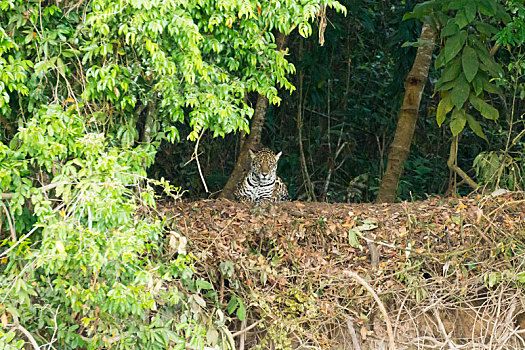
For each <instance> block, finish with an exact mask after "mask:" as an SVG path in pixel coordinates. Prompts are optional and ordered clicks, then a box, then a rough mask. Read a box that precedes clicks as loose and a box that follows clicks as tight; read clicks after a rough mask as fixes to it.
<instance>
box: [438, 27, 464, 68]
mask: <svg viewBox="0 0 525 350" xmlns="http://www.w3.org/2000/svg"><path fill="white" fill-rule="evenodd" d="M465 40H467V32H466V31H464V30H462V31H460V32H459V33H457V34H456V35H454V36H452V37H450V38H448V39H447V42H446V43H445V48H444V50H445V63H448V62H450V61H452V59H453V58H454V57H456V55H457V54H458V53H459V52H460V51H461V49H462V48H463V45H465Z"/></svg>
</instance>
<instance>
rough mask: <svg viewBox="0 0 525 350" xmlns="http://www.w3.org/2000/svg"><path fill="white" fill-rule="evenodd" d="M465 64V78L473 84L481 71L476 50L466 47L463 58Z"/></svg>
mask: <svg viewBox="0 0 525 350" xmlns="http://www.w3.org/2000/svg"><path fill="white" fill-rule="evenodd" d="M461 60H462V62H463V72H464V73H465V78H467V81H468V82H471V81H472V80H473V79H474V77H475V76H476V74H477V73H478V69H479V61H478V55H477V54H476V50H474V49H473V48H471V47H465V49H464V50H463V55H462V56H461Z"/></svg>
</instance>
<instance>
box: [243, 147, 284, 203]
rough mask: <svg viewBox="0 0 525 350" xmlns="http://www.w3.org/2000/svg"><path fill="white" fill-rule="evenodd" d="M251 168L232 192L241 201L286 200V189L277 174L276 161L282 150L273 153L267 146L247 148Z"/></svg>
mask: <svg viewBox="0 0 525 350" xmlns="http://www.w3.org/2000/svg"><path fill="white" fill-rule="evenodd" d="M249 152H250V157H251V169H250V171H249V172H248V174H246V176H245V177H244V179H243V181H242V182H241V183H240V184H239V187H238V188H237V190H236V191H235V193H234V196H235V198H236V199H237V200H239V201H241V202H256V203H258V202H261V201H265V200H267V201H270V202H281V201H286V200H288V190H287V189H286V185H285V184H284V183H283V181H282V180H281V178H279V177H278V176H277V161H278V160H279V157H280V156H281V153H282V152H279V153H278V154H274V153H273V152H272V151H270V150H269V149H267V148H263V149H261V150H260V151H258V152H253V151H252V150H249Z"/></svg>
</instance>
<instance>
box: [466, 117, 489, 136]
mask: <svg viewBox="0 0 525 350" xmlns="http://www.w3.org/2000/svg"><path fill="white" fill-rule="evenodd" d="M465 117H466V118H467V122H468V126H469V127H470V129H471V130H472V131H474V134H476V135H478V136H479V137H481V138H482V139H483V140H485V141H487V142H488V141H489V140H488V139H487V136H485V133H484V132H483V129H482V128H481V125H480V124H479V123H478V121H477V120H476V119H475V118H474V117H473V116H471V115H470V114H468V113H465Z"/></svg>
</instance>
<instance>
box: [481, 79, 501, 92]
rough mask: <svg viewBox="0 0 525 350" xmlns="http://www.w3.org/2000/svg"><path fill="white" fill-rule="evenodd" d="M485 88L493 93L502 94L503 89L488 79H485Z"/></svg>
mask: <svg viewBox="0 0 525 350" xmlns="http://www.w3.org/2000/svg"><path fill="white" fill-rule="evenodd" d="M483 90H485V91H486V92H488V93H491V94H501V89H500V88H499V87H498V86H496V85H494V84H491V83H490V82H489V80H488V79H485V80H483Z"/></svg>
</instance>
